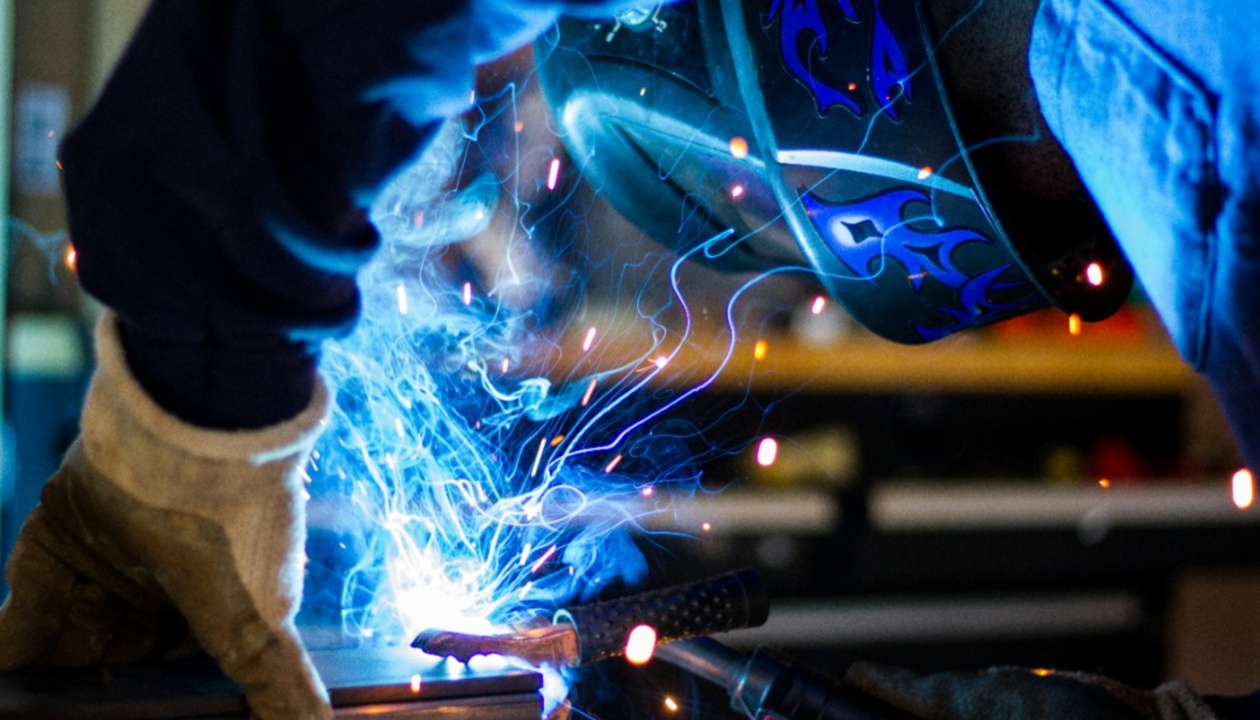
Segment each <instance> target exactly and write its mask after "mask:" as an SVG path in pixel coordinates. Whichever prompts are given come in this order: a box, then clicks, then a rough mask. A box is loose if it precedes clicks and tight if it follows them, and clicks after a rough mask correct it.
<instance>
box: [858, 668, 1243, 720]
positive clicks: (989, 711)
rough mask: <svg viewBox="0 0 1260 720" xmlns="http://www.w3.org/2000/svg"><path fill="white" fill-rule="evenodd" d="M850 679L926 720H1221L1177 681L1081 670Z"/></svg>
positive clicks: (885, 673) (872, 671) (887, 671)
mask: <svg viewBox="0 0 1260 720" xmlns="http://www.w3.org/2000/svg"><path fill="white" fill-rule="evenodd" d="M845 683H846V684H848V685H849V686H851V687H854V688H857V689H858V690H861V691H862V692H865V693H867V694H869V695H873V696H875V697H877V698H879V699H880V700H882V701H884V702H885V703H887V704H889V705H891V706H894V707H897V708H899V709H901V710H903V711H906V712H908V713H910V715H911V716H913V717H916V718H921V719H922V720H990V719H992V720H999V719H1000V720H1069V719H1070V720H1218V718H1217V716H1216V715H1215V714H1214V713H1213V712H1212V710H1211V708H1209V707H1208V706H1207V704H1206V703H1204V701H1203V700H1202V699H1201V698H1200V697H1199V696H1197V695H1195V694H1194V692H1193V691H1191V690H1190V688H1189V687H1187V686H1186V685H1185V684H1184V683H1177V682H1174V683H1168V684H1165V685H1161V686H1160V687H1158V688H1156V689H1155V690H1153V691H1149V692H1148V691H1141V690H1136V689H1134V688H1131V687H1128V686H1126V685H1123V684H1121V683H1118V682H1116V681H1114V680H1111V679H1109V678H1105V677H1100V676H1097V675H1088V674H1084V673H1064V672H1049V671H1044V670H1038V671H1032V670H1026V669H1022V668H994V669H992V670H989V671H987V672H983V673H976V674H963V673H941V674H936V675H919V674H916V673H913V672H910V671H908V670H903V669H900V668H889V667H883V666H879V665H874V664H870V663H857V664H855V665H853V666H852V667H851V668H850V669H849V672H848V674H847V675H846V676H845ZM872 720H875V719H874V718H872Z"/></svg>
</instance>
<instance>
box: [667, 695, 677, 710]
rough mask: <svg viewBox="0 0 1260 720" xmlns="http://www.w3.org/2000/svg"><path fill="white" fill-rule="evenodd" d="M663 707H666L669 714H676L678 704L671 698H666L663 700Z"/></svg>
mask: <svg viewBox="0 0 1260 720" xmlns="http://www.w3.org/2000/svg"><path fill="white" fill-rule="evenodd" d="M665 707H666V708H667V709H668V710H669V711H670V712H678V702H677V701H676V700H674V698H672V697H666V698H665Z"/></svg>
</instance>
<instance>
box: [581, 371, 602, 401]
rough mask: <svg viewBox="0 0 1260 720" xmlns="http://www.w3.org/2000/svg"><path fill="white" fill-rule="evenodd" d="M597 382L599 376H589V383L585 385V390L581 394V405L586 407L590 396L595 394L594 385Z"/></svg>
mask: <svg viewBox="0 0 1260 720" xmlns="http://www.w3.org/2000/svg"><path fill="white" fill-rule="evenodd" d="M598 384H599V378H591V381H590V383H588V384H587V386H586V392H585V393H583V394H582V407H586V406H587V405H589V404H590V403H591V396H592V395H594V394H595V386H596V385H598Z"/></svg>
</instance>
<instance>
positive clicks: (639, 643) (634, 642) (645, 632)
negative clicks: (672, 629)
mask: <svg viewBox="0 0 1260 720" xmlns="http://www.w3.org/2000/svg"><path fill="white" fill-rule="evenodd" d="M654 652H656V629H655V628H653V627H652V626H651V625H640V626H638V627H636V628H635V629H633V630H631V631H630V634H629V635H628V636H627V637H626V660H628V661H629V662H630V663H631V664H632V665H643V664H646V663H647V661H648V660H651V659H652V653H654Z"/></svg>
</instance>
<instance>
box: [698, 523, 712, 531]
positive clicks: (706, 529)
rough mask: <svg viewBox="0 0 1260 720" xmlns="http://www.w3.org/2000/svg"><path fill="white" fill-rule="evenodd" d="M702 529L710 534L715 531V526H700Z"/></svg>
mask: <svg viewBox="0 0 1260 720" xmlns="http://www.w3.org/2000/svg"><path fill="white" fill-rule="evenodd" d="M700 529H701V530H703V531H705V532H710V531H712V530H713V525H712V523H704V524H703V525H701V526H700Z"/></svg>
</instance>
